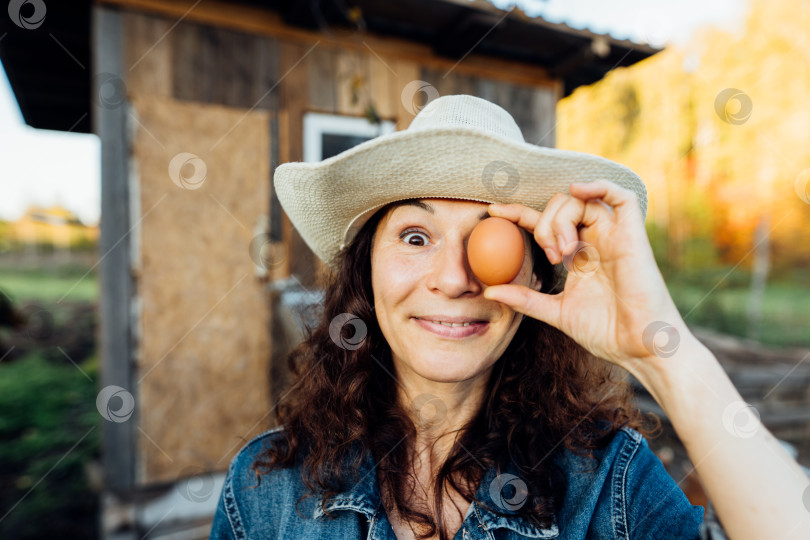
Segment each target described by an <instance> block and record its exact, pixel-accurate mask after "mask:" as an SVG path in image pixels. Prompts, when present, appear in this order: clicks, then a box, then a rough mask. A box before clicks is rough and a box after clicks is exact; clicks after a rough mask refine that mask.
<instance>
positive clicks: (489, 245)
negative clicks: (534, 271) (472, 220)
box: [467, 217, 524, 285]
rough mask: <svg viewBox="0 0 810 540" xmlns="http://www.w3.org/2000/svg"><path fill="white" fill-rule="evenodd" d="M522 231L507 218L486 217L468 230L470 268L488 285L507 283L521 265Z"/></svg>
mask: <svg viewBox="0 0 810 540" xmlns="http://www.w3.org/2000/svg"><path fill="white" fill-rule="evenodd" d="M523 257H524V247H523V234H522V233H521V232H520V228H519V227H518V226H517V225H515V224H514V223H513V222H511V221H509V220H508V219H504V218H501V217H489V218H486V219H485V220H483V221H481V223H479V224H478V225H476V226H475V228H474V229H473V230H472V233H470V240H469V243H468V244H467V258H468V259H469V261H470V268H472V271H473V272H474V273H475V275H476V276H478V279H480V280H481V281H482V282H484V283H485V284H487V285H501V284H503V283H509V282H510V281H512V280H513V279H515V276H517V275H518V273H519V272H520V268H521V267H522V266H523Z"/></svg>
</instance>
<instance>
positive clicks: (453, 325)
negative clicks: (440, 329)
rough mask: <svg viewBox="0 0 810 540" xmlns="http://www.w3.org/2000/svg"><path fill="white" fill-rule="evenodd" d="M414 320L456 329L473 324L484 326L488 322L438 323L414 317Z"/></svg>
mask: <svg viewBox="0 0 810 540" xmlns="http://www.w3.org/2000/svg"><path fill="white" fill-rule="evenodd" d="M414 319H417V320H420V321H426V322H431V323H436V324H442V325H444V326H449V327H451V328H455V327H459V326H470V325H471V324H484V323H485V322H487V321H465V322H460V323H457V322H448V321H438V320H434V319H423V318H422V317H414Z"/></svg>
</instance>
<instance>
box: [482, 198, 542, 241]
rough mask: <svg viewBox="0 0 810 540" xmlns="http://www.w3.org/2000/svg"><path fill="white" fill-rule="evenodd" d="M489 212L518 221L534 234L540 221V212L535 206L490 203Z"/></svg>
mask: <svg viewBox="0 0 810 540" xmlns="http://www.w3.org/2000/svg"><path fill="white" fill-rule="evenodd" d="M488 210H489V213H490V215H492V216H495V217H502V218H506V219H508V220H510V221H513V222H515V223H517V224H518V225H519V226H520V227H523V228H524V229H527V230H528V231H530V232H531V233H532V234H534V231H535V229H536V228H537V223H538V222H539V221H540V216H541V214H540V212H538V211H537V210H535V209H534V208H529V207H528V206H525V205H523V204H517V203H512V204H502V203H492V204H490V205H489V208H488Z"/></svg>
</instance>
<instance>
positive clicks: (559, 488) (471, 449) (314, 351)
mask: <svg viewBox="0 0 810 540" xmlns="http://www.w3.org/2000/svg"><path fill="white" fill-rule="evenodd" d="M404 203H405V201H398V202H394V203H391V204H389V205H387V206H385V207H383V208H382V209H380V210H379V211H377V212H376V213H375V214H374V216H372V218H370V219H369V220H368V221H367V222H366V223H365V225H364V226H363V227H362V229H361V230H360V231H359V233H358V234H357V236H356V237H355V238H354V240H353V241H352V242H351V243H350V245H349V246H347V248H346V249H345V250H344V251H342V252H341V254H340V255H339V258H338V259H337V264H336V267H337V270H336V271H335V272H333V273H331V274H330V275H329V276H327V284H326V287H325V298H324V303H323V312H322V314H321V316H320V319H319V323H318V324H317V326H316V327H315V328H311V329H307V332H306V338H305V339H304V341H303V342H302V343H301V344H300V345H298V346H297V347H296V348H295V349H294V350H293V351H292V352H291V353H290V355H289V357H288V362H289V367H290V370H291V371H292V373H293V380H292V386H291V388H290V390H289V391H288V394H287V399H285V400H284V401H283V402H282V403H280V404H279V406H278V411H277V420H278V422H279V423H281V424H283V425H284V430H283V433H284V437H283V438H282V440H281V441H280V442H279V443H278V444H276V445H272V446H269V447H267V448H266V449H264V450H263V451H262V453H261V454H260V455H259V456H257V459H256V460H255V462H254V464H253V470H254V471H255V472H256V473H257V476H258V477H259V481H260V482H261V475H263V474H267V473H269V472H270V471H272V470H273V469H274V468H276V467H279V468H286V467H291V466H294V465H296V464H297V463H299V464H300V465H301V466H302V475H303V479H302V480H303V482H304V485H305V486H306V487H307V489H308V493H307V494H306V495H305V496H304V497H301V498H299V500H298V503H300V502H301V500H302V499H304V498H305V497H310V496H312V495H314V494H315V493H316V492H320V493H322V494H324V503H326V502H327V501H328V499H329V498H330V497H332V496H333V495H335V494H336V493H338V492H339V491H341V490H342V489H343V486H344V482H346V481H347V480H348V479H347V477H346V476H347V471H346V469H345V468H341V464H342V463H344V462H345V461H344V460H346V459H347V458H348V457H350V454H351V448H352V447H353V446H355V445H357V444H360V445H362V448H366V449H370V450H371V452H372V455H373V456H374V458H375V461H376V463H377V467H378V475H379V479H380V486H381V492H382V493H384V494H385V497H384V498H386V497H387V500H390V501H393V502H394V504H395V505H396V508H397V511H398V512H399V514H400V516H401V517H402V519H404V520H406V521H408V522H411V523H414V524H417V525H418V526H419V528H420V529H423V530H424V531H425V532H424V533H422V534H420V535H419V536H418V537H419V538H420V539H421V538H427V537H431V536H435V535H436V534H439V537H440V538H441V539H442V540H445V539H447V538H450V537H452V534H453V531H447V530H444V527H443V526H442V525H441V524H443V523H444V520H443V515H442V514H443V512H442V507H443V504H442V500H443V493H444V492H445V491H446V490H447V486H448V485H450V486H452V487H453V489H455V490H456V491H457V492H459V493H460V494H461V495H462V496H463V497H464V498H465V499H466V500H467V501H468V502H472V501H473V498H474V496H475V490H476V488H475V486H477V485H478V483H479V482H480V479H481V478H482V476H483V473H484V472H485V469H483V468H490V467H495V466H499V467H501V470H503V468H504V467H505V466H506V464H507V463H508V462H510V461H511V462H512V464H513V465H514V466H515V467H516V469H517V470H518V471H519V472H520V475H521V476H522V478H521V479H522V480H523V481H524V482H525V484H526V485H527V486H529V490H528V495H527V499H526V503H525V504H524V505H523V506H522V507H521V508H520V509H519V510H518V511H517V514H518V515H520V516H522V517H524V518H526V519H528V520H529V521H530V522H532V523H535V524H536V525H538V526H541V527H549V526H550V525H551V523H552V514H553V513H556V512H558V511H559V510H560V506H561V504H562V500H563V496H564V495H565V490H566V485H565V479H564V476H563V474H562V471H560V470H559V469H558V467H557V466H556V465H555V464H554V463H553V460H552V459H548V457H549V456H551V455H552V452H553V451H555V450H556V451H559V450H560V449H561V448H560V447H561V446H564V447H565V448H568V449H569V450H571V451H573V452H576V453H577V454H579V455H583V456H588V457H591V458H592V457H593V450H596V449H599V448H603V447H605V446H606V445H607V444H608V443H609V442H610V440H611V438H612V436H613V434H614V433H615V432H616V431H617V430H618V429H619V428H620V427H622V426H628V427H632V428H634V429H637V430H638V431H640V432H641V433H643V434H645V435H647V436H649V435H652V434H654V433H655V432H657V431H658V430H660V420H659V419H658V418H657V417H656V416H655V415H643V414H642V413H641V412H640V411H639V410H638V409H637V408H636V407H635V406H634V405H633V404H632V402H631V400H632V397H633V391H632V387H631V386H630V385H629V384H628V383H627V382H626V381H624V380H623V377H621V375H619V372H618V371H616V370H615V369H614V368H613V367H612V365H611V364H610V363H609V362H606V361H604V360H601V359H598V358H596V357H594V356H593V355H591V354H590V353H588V352H587V351H586V350H585V349H583V348H582V347H581V346H579V345H578V344H577V343H576V342H575V341H574V340H573V339H571V338H570V337H568V336H567V335H566V334H565V333H563V332H561V331H559V330H557V329H556V328H554V327H552V326H550V325H548V324H546V323H544V322H542V321H539V320H537V319H534V318H532V317H524V318H523V321H522V322H521V323H520V326H519V328H518V330H517V332H516V334H515V336H514V337H513V339H512V341H511V342H510V344H509V346H508V348H507V349H506V351H505V352H504V354H503V355H502V356H501V357H500V358H499V359H498V360H497V361H496V362H495V364H494V366H493V369H492V371H491V374H490V378H489V380H488V383H487V387H486V393H485V398H484V400H483V402H482V404H481V405H480V408H479V410H478V411H477V412H476V414H475V415H474V416H473V417H472V418H471V419H470V421H469V422H468V423H467V425H466V426H464V428H463V429H462V430H461V431H460V433H459V434H458V437H457V439H456V442H454V444H453V446H452V448H451V450H450V453H449V456H448V458H447V459H446V460H445V462H444V463H443V464H442V466H441V467H440V469H439V472H438V475H437V478H436V479H435V484H434V488H433V493H432V496H433V498H434V508H436V515H431V513H429V512H423V511H420V510H418V509H417V508H415V507H413V506H412V505H411V504H409V493H407V489H408V486H409V485H410V484H409V482H408V480H409V478H408V477H409V476H410V477H413V475H412V474H410V473H408V474H407V475H406V474H404V473H406V471H410V470H411V469H410V464H411V461H410V456H411V455H412V453H413V451H414V445H413V443H414V441H415V439H416V433H417V431H416V426H415V425H414V423H413V421H412V415H411V414H409V411H408V410H406V409H405V408H404V407H403V406H402V404H401V403H399V402H398V399H397V398H396V396H397V387H396V382H395V381H394V380H393V379H392V377H391V376H389V374H388V373H394V372H395V370H394V367H393V364H392V359H391V351H390V347H389V346H388V344H387V342H386V341H385V338H384V337H383V334H382V331H381V330H380V327H379V325H378V324H377V318H376V316H375V314H374V295H373V292H372V287H371V246H372V240H373V236H374V233H375V231H376V229H377V225H378V224H379V222H380V220H381V219H382V217H384V216H385V215H386V214H387V213H388V212H389V211H390V210H392V209H393V208H394V207H396V206H399V205H401V204H404ZM531 245H532V265H533V270H534V272H535V274H536V275H537V277H538V278H539V279H540V280H541V283H542V286H541V292H544V293H549V294H557V293H559V290H561V283H559V282H556V283H555V280H554V272H553V267H552V265H551V263H550V262H549V261H548V259H547V258H546V256H545V253H544V252H543V251H542V250H541V249H540V247H539V246H538V245H537V243H536V242H535V241H533V240H532V241H531ZM346 313H349V314H352V315H353V316H355V317H357V318H359V319H360V320H362V321H363V322H364V323H365V325H366V328H367V335H366V337H365V339H363V340H362V342H361V343H358V345H359V347H357V348H354V347H348V348H347V347H340V346H338V345H337V344H336V342H335V340H334V339H333V336H330V323H331V321H333V320H334V319H335V317H338V316H340V315H341V314H346ZM343 317H345V315H343ZM348 326H351V325H348V324H346V325H344V329H345V328H346V327H348ZM347 333H348V334H351V331H348V332H347ZM353 337H354V336H351V335H349V336H346V339H348V340H351V339H352V338H353ZM648 426H649V427H648ZM561 443H562V445H561ZM299 459H300V461H299ZM354 463H355V464H358V465H359V463H360V459H359V456H355V462H354ZM479 503H480V501H479ZM488 508H489V507H488ZM296 510H297V504H296ZM490 510H492V511H493V512H496V513H498V514H500V515H504V514H503V512H501V511H500V510H499V509H497V508H490ZM327 515H329V514H328V513H327ZM437 524H439V525H437Z"/></svg>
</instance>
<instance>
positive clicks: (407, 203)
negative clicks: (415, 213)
mask: <svg viewBox="0 0 810 540" xmlns="http://www.w3.org/2000/svg"><path fill="white" fill-rule="evenodd" d="M396 206H397V207H400V206H415V207H417V208H421V209H422V210H424V211H426V212H428V213H429V214H435V213H436V209H435V208H433V206H432V205H431V204H430V203H426V202H424V201H420V200H417V199H409V200H406V201H400V202H399V203H398V204H397V205H396ZM488 217H489V210H484V211H483V212H482V213H481V215H479V216H478V221H482V220H484V219H486V218H488Z"/></svg>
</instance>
